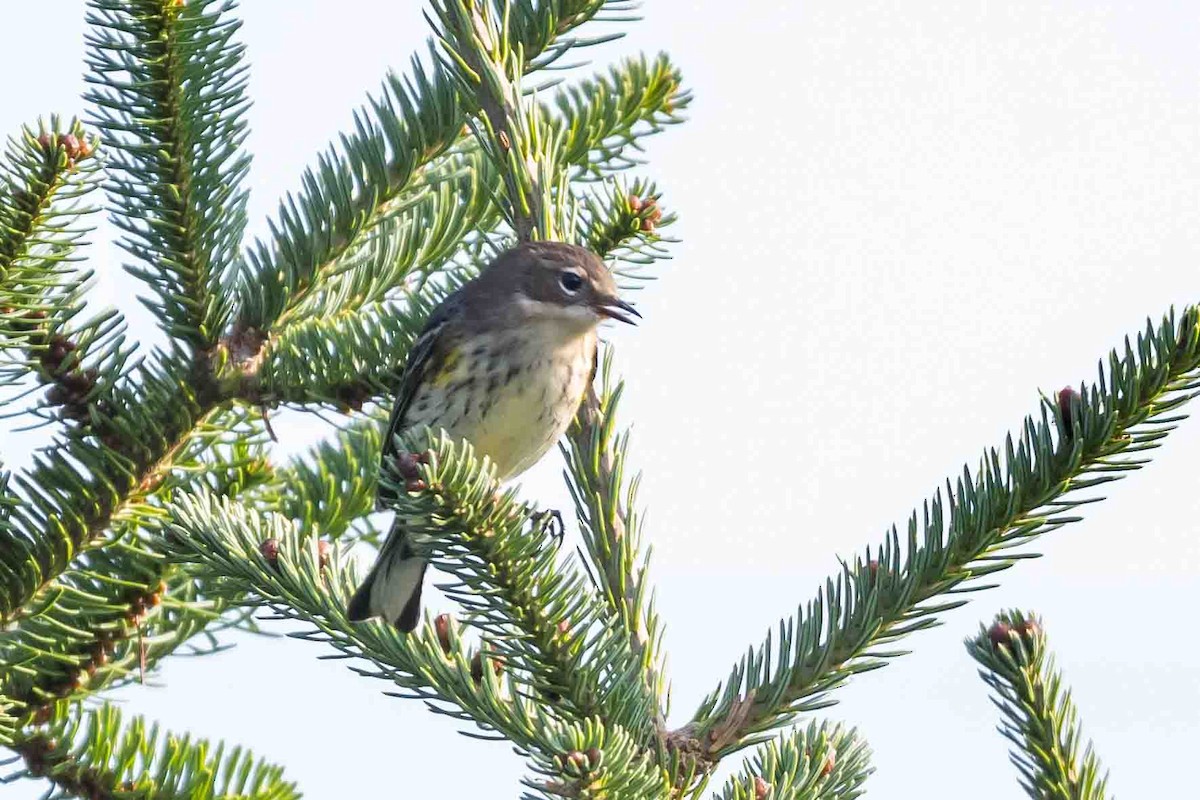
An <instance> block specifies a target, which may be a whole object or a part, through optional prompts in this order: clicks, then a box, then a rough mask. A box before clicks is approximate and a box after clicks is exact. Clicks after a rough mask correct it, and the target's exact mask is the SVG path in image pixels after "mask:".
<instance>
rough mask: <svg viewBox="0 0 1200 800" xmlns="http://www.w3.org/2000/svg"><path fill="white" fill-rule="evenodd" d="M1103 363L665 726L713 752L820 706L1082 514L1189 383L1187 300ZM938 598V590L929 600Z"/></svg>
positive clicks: (1133, 461) (1184, 396)
mask: <svg viewBox="0 0 1200 800" xmlns="http://www.w3.org/2000/svg"><path fill="white" fill-rule="evenodd" d="M1108 362H1109V363H1108V366H1107V369H1106V368H1105V365H1104V362H1103V361H1102V362H1101V364H1100V368H1099V377H1098V380H1097V383H1096V385H1095V386H1092V387H1090V388H1089V389H1088V390H1087V393H1086V394H1085V395H1080V394H1079V393H1073V394H1072V393H1069V392H1068V393H1066V394H1065V396H1066V399H1067V402H1063V401H1062V398H1060V399H1059V401H1058V402H1050V401H1047V402H1045V403H1043V409H1042V418H1041V421H1040V422H1038V421H1035V420H1034V419H1033V418H1032V417H1027V418H1026V420H1025V423H1024V425H1023V428H1022V433H1021V436H1020V438H1019V439H1018V440H1016V441H1015V442H1014V440H1013V438H1012V437H1011V436H1010V437H1009V438H1008V440H1007V442H1006V443H1005V447H1004V457H1003V460H1002V458H1001V455H1000V453H999V452H997V451H996V450H995V449H992V450H989V451H987V452H986V453H985V454H984V456H983V459H982V461H981V464H980V467H979V469H978V470H977V472H976V473H975V474H974V475H972V473H971V471H970V469H969V468H967V469H964V472H963V476H962V477H961V478H959V479H958V480H957V482H956V483H955V484H954V485H951V484H950V483H949V482H948V483H947V487H946V495H945V497H943V496H942V494H941V492H938V493H937V494H936V495H935V496H934V497H933V499H932V500H931V501H930V502H928V503H927V504H926V505H925V508H924V513H923V516H922V519H920V520H918V516H917V514H916V513H914V514H913V516H912V517H910V519H909V522H908V536H907V548H902V545H901V539H900V534H899V533H898V532H897V531H896V529H895V528H893V529H892V531H891V533H890V535H889V536H888V538H887V540H886V541H885V543H884V544H883V545H882V546H880V547H878V548H877V553H876V555H875V557H874V558H873V559H869V560H863V559H861V558H859V559H856V560H855V563H854V565H853V566H851V565H846V566H844V567H843V570H842V572H841V573H840V574H839V575H838V576H837V578H834V579H830V580H828V581H827V582H826V587H825V590H824V591H823V592H821V593H819V594H818V595H817V597H816V599H814V600H812V601H810V602H809V603H808V605H807V606H806V607H803V608H801V609H800V611H799V612H797V614H796V616H795V617H792V618H789V619H785V620H783V621H781V622H780V625H779V635H778V640H777V641H776V640H775V638H774V637H773V636H770V635H768V637H767V639H766V642H765V643H764V644H763V645H761V646H760V647H758V648H755V649H751V651H750V652H749V654H748V655H747V656H746V657H745V658H743V659H742V660H741V662H740V663H739V664H738V665H737V666H736V667H735V668H734V670H733V672H732V673H731V674H730V676H729V678H728V680H727V682H726V683H725V685H724V686H723V687H721V688H718V689H717V691H715V692H714V693H712V694H711V695H709V697H708V698H707V699H705V700H704V702H703V703H702V704H701V706H700V708H699V710H698V711H697V712H696V714H695V716H694V718H693V721H692V722H691V723H690V724H689V725H688V726H685V728H683V729H682V730H681V731H678V732H676V735H677V736H679V737H683V738H685V739H686V740H688V741H694V742H697V743H698V744H699V745H700V747H701V749H702V752H703V753H704V754H705V757H707V758H710V759H714V760H715V759H718V758H720V757H721V756H723V755H725V754H728V753H730V752H733V751H734V750H736V749H738V748H739V747H742V746H745V744H746V743H747V742H748V741H750V742H752V741H754V737H755V736H756V735H758V734H760V733H761V732H762V731H766V730H768V729H770V728H773V727H777V726H780V725H783V724H786V723H787V722H788V721H790V720H791V719H793V718H794V717H795V716H796V715H797V714H799V713H802V712H807V711H812V710H814V709H817V708H822V707H824V706H826V705H830V704H831V703H832V702H834V701H832V700H829V699H828V698H827V692H829V691H830V690H832V689H834V688H836V687H838V686H840V685H842V684H844V683H845V682H846V681H847V680H848V679H849V678H850V677H851V676H852V675H855V674H857V673H860V672H865V671H868V670H872V669H876V668H878V667H881V666H883V665H884V664H886V663H887V659H889V658H893V657H895V656H898V655H901V654H902V652H903V651H894V650H885V649H881V648H883V647H884V646H886V645H888V644H890V643H892V642H894V641H896V640H898V639H900V638H902V637H904V636H905V635H907V634H909V633H912V632H914V631H918V630H921V629H924V628H928V627H930V626H933V625H936V624H937V620H936V615H938V614H940V613H942V612H945V611H948V610H950V609H953V608H957V607H958V606H961V605H963V604H964V603H965V602H966V600H963V599H958V598H957V597H955V595H958V594H962V593H965V592H972V591H980V590H982V589H986V588H990V585H988V584H981V583H979V582H978V581H979V579H981V578H983V577H985V576H987V575H990V574H992V573H995V572H999V571H1001V570H1004V569H1008V568H1009V567H1011V566H1012V565H1013V564H1015V563H1016V562H1017V561H1018V560H1020V559H1022V558H1027V557H1029V556H1028V555H1026V554H1023V553H1014V552H1012V551H1013V550H1014V548H1018V547H1020V546H1022V545H1024V544H1027V543H1028V542H1029V541H1030V540H1031V539H1033V538H1036V537H1037V536H1040V535H1043V534H1046V533H1049V532H1051V531H1054V530H1057V529H1058V528H1060V527H1062V526H1063V525H1066V524H1069V523H1071V522H1075V521H1077V520H1079V519H1080V517H1078V516H1074V515H1072V513H1071V512H1072V511H1073V510H1075V509H1076V508H1078V507H1080V506H1082V505H1084V504H1086V503H1089V502H1095V501H1096V500H1098V499H1100V498H1079V497H1078V496H1077V493H1078V492H1082V491H1085V490H1088V489H1092V488H1095V487H1097V486H1099V485H1102V484H1104V483H1107V482H1109V481H1113V480H1117V479H1119V478H1121V477H1122V476H1123V473H1125V472H1128V471H1130V470H1135V469H1138V468H1140V467H1141V465H1142V464H1144V463H1146V458H1145V457H1144V456H1143V455H1142V454H1143V453H1144V452H1145V451H1148V450H1151V449H1153V448H1155V447H1158V446H1159V443H1160V441H1161V440H1162V439H1163V438H1164V437H1165V436H1166V435H1167V434H1168V433H1169V432H1170V431H1171V430H1173V429H1174V427H1175V423H1177V422H1178V421H1180V420H1181V419H1183V417H1182V416H1178V415H1175V414H1174V413H1173V412H1174V411H1175V410H1176V409H1178V408H1179V407H1180V406H1181V405H1182V404H1184V403H1186V402H1187V401H1188V400H1190V399H1191V398H1193V397H1194V396H1195V395H1196V389H1197V388H1198V387H1200V314H1198V313H1197V310H1196V308H1195V307H1188V308H1187V309H1186V310H1185V311H1184V312H1183V314H1182V315H1181V316H1180V317H1179V319H1178V320H1176V317H1175V315H1174V313H1173V312H1172V313H1171V314H1170V315H1168V316H1167V317H1165V318H1164V319H1163V320H1162V322H1161V323H1160V324H1159V326H1158V327H1157V328H1155V327H1154V326H1153V325H1152V324H1150V323H1149V322H1148V323H1147V327H1146V330H1145V331H1144V332H1143V333H1141V334H1139V335H1138V336H1137V339H1136V342H1133V343H1131V342H1130V341H1129V340H1128V339H1127V340H1126V343H1125V348H1124V353H1123V354H1118V353H1117V352H1116V351H1113V352H1112V353H1111V355H1110V356H1109V359H1108ZM943 595H949V597H946V598H945V599H938V598H939V597H941V596H943Z"/></svg>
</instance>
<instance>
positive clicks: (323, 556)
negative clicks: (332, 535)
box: [317, 539, 333, 569]
mask: <svg viewBox="0 0 1200 800" xmlns="http://www.w3.org/2000/svg"><path fill="white" fill-rule="evenodd" d="M332 555H333V547H331V546H330V544H329V542H327V541H325V540H323V539H318V540H317V567H318V568H320V569H325V568H326V567H328V566H329V559H330V558H331V557H332Z"/></svg>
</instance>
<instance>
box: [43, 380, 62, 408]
mask: <svg viewBox="0 0 1200 800" xmlns="http://www.w3.org/2000/svg"><path fill="white" fill-rule="evenodd" d="M46 402H47V403H49V404H50V405H52V406H61V405H63V404H65V403H66V402H67V390H66V389H64V388H63V387H61V386H59V385H58V384H55V385H53V386H51V387H50V388H49V389H47V390H46Z"/></svg>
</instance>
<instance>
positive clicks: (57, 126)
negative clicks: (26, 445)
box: [0, 118, 106, 400]
mask: <svg viewBox="0 0 1200 800" xmlns="http://www.w3.org/2000/svg"><path fill="white" fill-rule="evenodd" d="M96 146H97V145H96V141H95V139H94V137H91V136H89V135H88V134H87V133H86V132H85V131H84V129H83V127H82V126H81V125H80V124H79V123H78V122H76V121H71V122H69V123H67V124H66V125H65V126H64V125H63V124H62V123H61V121H60V120H59V119H58V118H51V120H50V122H49V125H48V126H47V125H46V124H45V123H44V122H43V123H39V125H38V128H37V129H36V130H35V129H33V128H29V127H26V128H23V129H22V130H21V132H20V134H19V135H18V136H17V137H15V138H12V139H10V140H9V141H8V146H7V148H6V151H5V153H4V158H3V161H2V162H0V386H3V385H4V384H8V383H10V382H12V381H15V380H16V379H18V378H20V376H22V375H23V374H25V373H28V372H33V373H34V374H36V375H37V376H38V378H39V379H40V380H41V382H42V383H51V384H56V385H58V386H59V387H61V391H62V392H63V393H64V395H66V393H67V391H68V386H64V384H70V383H71V382H72V381H74V380H77V378H78V376H79V375H80V374H81V373H80V363H81V356H82V354H83V353H84V352H85V351H86V349H87V348H84V349H82V350H81V348H80V344H81V343H82V344H86V345H90V344H91V343H92V342H91V341H87V342H80V341H79V339H80V337H81V336H82V337H88V338H89V339H94V338H95V337H96V331H97V329H99V328H100V327H102V326H103V324H104V322H105V321H106V319H93V320H91V321H89V322H88V323H87V324H85V325H84V326H82V327H79V328H75V329H72V328H71V327H69V324H70V323H71V320H72V318H73V317H75V316H76V315H77V314H78V313H79V311H80V310H81V308H82V305H83V299H82V295H83V289H84V288H85V287H86V286H87V285H88V281H89V279H90V277H91V273H90V272H87V271H84V270H80V269H78V268H76V267H75V265H74V263H73V262H74V261H76V260H77V258H78V253H79V250H80V248H81V247H82V246H83V245H84V244H85V242H84V236H85V235H86V233H87V230H88V229H87V228H85V227H84V226H83V224H82V223H83V220H84V219H85V218H86V216H87V215H88V214H89V213H90V212H91V211H92V209H91V208H90V207H89V206H86V205H84V204H83V200H84V198H85V197H86V195H87V194H88V193H89V192H90V191H91V190H92V189H93V188H95V185H96V175H97V171H98V159H97V158H96V156H95V150H96ZM101 338H102V337H101ZM65 399H66V398H65V397H64V400H65ZM73 399H75V398H73Z"/></svg>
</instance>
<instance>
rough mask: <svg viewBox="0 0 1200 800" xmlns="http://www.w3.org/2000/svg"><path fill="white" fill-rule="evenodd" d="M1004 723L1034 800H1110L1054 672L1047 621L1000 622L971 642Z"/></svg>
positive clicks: (1017, 616) (1003, 618)
mask: <svg viewBox="0 0 1200 800" xmlns="http://www.w3.org/2000/svg"><path fill="white" fill-rule="evenodd" d="M965 644H966V647H967V652H968V653H970V654H971V657H972V658H974V659H975V660H976V661H978V662H979V664H980V666H981V667H982V669H981V670H980V671H979V677H981V678H983V682H984V683H986V684H987V685H988V686H989V687H990V688H991V690H992V692H993V693H994V694H995V696H994V697H993V698H992V702H993V703H995V704H996V707H997V708H999V709H1000V713H1001V714H1003V715H1004V720H1003V724H1002V725H1001V726H1000V733H1002V734H1003V735H1004V738H1006V739H1008V740H1009V741H1011V742H1012V743H1013V745H1014V746H1015V747H1016V749H1015V750H1014V751H1013V752H1012V753H1011V754H1010V758H1011V760H1012V762H1013V764H1014V765H1015V766H1016V767H1017V770H1018V771H1019V772H1020V774H1021V786H1022V787H1023V788H1024V789H1025V792H1026V794H1028V795H1029V797H1031V798H1033V800H1104V798H1105V797H1106V796H1107V795H1106V794H1105V784H1106V783H1107V780H1108V777H1107V775H1105V774H1102V773H1101V767H1100V759H1099V758H1098V757H1097V756H1096V753H1095V751H1093V750H1092V745H1091V743H1088V744H1087V746H1086V747H1083V748H1082V752H1080V750H1081V741H1082V738H1083V732H1082V729H1081V727H1082V726H1081V724H1080V722H1079V720H1078V719H1077V717H1076V712H1075V704H1074V703H1072V702H1071V692H1070V690H1069V689H1067V688H1065V687H1064V686H1063V683H1062V674H1061V673H1060V672H1059V671H1058V670H1056V669H1055V668H1054V656H1053V655H1051V654H1050V652H1049V650H1048V648H1047V647H1046V633H1045V630H1044V629H1043V628H1042V624H1041V620H1039V619H1038V618H1037V617H1035V616H1033V615H1030V614H1025V613H1022V612H1019V611H1009V612H1007V613H1004V614H998V615H997V616H996V619H995V621H993V622H992V624H991V626H990V627H984V626H982V625H981V626H980V628H979V633H977V634H976V635H975V636H973V637H971V638H969V639H967V640H966V642H965Z"/></svg>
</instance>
